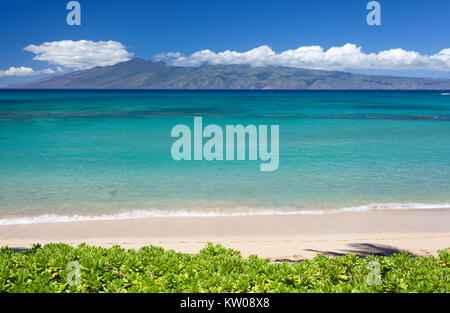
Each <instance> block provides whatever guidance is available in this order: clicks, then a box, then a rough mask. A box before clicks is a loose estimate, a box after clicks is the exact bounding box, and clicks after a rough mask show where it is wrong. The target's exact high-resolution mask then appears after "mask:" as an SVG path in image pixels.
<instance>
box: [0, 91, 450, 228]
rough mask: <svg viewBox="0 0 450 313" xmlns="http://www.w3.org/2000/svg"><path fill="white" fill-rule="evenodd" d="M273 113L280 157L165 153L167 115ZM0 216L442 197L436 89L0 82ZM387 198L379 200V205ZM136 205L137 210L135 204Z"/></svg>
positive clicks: (446, 109) (445, 180) (211, 120)
mask: <svg viewBox="0 0 450 313" xmlns="http://www.w3.org/2000/svg"><path fill="white" fill-rule="evenodd" d="M193 116H203V124H204V126H206V125H207V124H218V125H221V126H225V125H227V124H233V125H235V124H242V125H248V124H255V125H261V124H265V125H273V124H276V125H279V127H280V164H279V168H278V170H276V171H274V172H261V171H260V170H259V166H260V163H261V161H248V160H247V161H174V160H173V159H172V157H171V154H170V149H171V145H172V143H173V142H174V141H175V139H174V138H171V136H170V133H171V129H172V127H174V126H175V125H177V124H180V123H182V124H186V125H190V126H191V127H192V125H193ZM0 166H1V170H0V219H1V221H3V223H6V222H7V221H8V219H13V218H19V217H32V216H40V215H45V214H55V215H58V216H73V215H86V216H100V215H104V214H109V215H114V214H119V213H123V215H121V216H127V214H128V212H131V211H135V210H139V211H137V212H140V213H142V212H144V213H145V214H151V212H171V213H170V214H173V210H178V211H176V212H181V211H180V210H182V211H183V212H185V213H186V212H187V213H188V214H189V212H191V213H192V212H197V213H198V214H215V213H217V214H218V213H225V214H228V213H229V212H233V213H245V212H256V213H257V212H266V211H273V210H277V211H280V212H284V211H286V210H294V211H298V210H307V211H311V210H312V211H317V212H319V211H321V210H329V209H340V208H351V207H360V206H364V208H368V207H370V206H371V205H373V204H377V203H378V204H389V205H390V206H393V207H398V206H402V205H406V206H411V205H416V206H420V205H421V204H426V205H427V206H431V207H432V206H440V205H442V206H445V205H446V204H448V203H450V97H449V96H444V95H441V92H431V91H430V92H362V91H358V92H350V91H346V92H323V91H322V92H319V91H309V92H306V91H304V92H276V91H270V92H269V91H260V92H250V91H242V92H236V91H227V92H218V91H209V92H199V91H196V92H185V91H172V92H170V91H148V92H133V91H120V92H119V91H114V92H111V91H102V92H101V91H90V92H88V91H78V92H67V91H60V92H49V91H37V92H31V91H26V92H23V91H0ZM384 206H386V205H384ZM135 213H136V211H135Z"/></svg>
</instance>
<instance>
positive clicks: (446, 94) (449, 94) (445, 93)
mask: <svg viewBox="0 0 450 313" xmlns="http://www.w3.org/2000/svg"><path fill="white" fill-rule="evenodd" d="M441 96H450V92H443V93H441Z"/></svg>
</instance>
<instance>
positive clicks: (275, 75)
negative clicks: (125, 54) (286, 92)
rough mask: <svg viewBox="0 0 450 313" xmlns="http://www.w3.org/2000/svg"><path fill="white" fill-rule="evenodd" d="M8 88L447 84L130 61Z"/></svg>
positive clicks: (444, 83) (445, 82)
mask: <svg viewBox="0 0 450 313" xmlns="http://www.w3.org/2000/svg"><path fill="white" fill-rule="evenodd" d="M10 87H11V88H29V89H369V90H370V89H410V90H414V89H424V90H426V89H436V90H444V89H450V80H449V79H437V78H407V77H394V76H375V75H360V74H352V73H346V72H337V71H321V70H307V69H299V68H291V67H251V66H249V65H203V66H200V67H178V66H170V65H167V64H165V63H163V62H152V61H145V60H143V59H133V60H130V61H127V62H122V63H118V64H116V65H112V66H105V67H95V68H92V69H89V70H84V71H78V72H74V73H70V74H66V75H61V76H54V77H50V78H46V79H41V80H38V81H33V82H30V83H26V84H22V85H14V86H10Z"/></svg>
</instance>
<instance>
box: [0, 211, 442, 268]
mask: <svg viewBox="0 0 450 313" xmlns="http://www.w3.org/2000/svg"><path fill="white" fill-rule="evenodd" d="M49 242H64V243H68V244H71V245H78V244H80V243H82V242H85V243H87V244H89V245H98V246H104V247H110V246H113V245H120V246H122V247H124V248H139V247H141V246H144V245H156V246H161V247H164V248H167V249H173V250H176V251H180V252H186V253H196V252H198V251H199V250H200V249H201V248H203V247H204V246H205V244H206V243H207V242H213V243H220V244H222V245H224V246H226V247H228V248H233V249H237V250H240V251H241V253H242V255H243V256H244V257H247V256H249V255H251V254H257V255H258V256H260V257H269V258H271V259H272V260H274V261H275V260H285V259H286V260H291V261H297V260H302V259H306V258H311V257H314V255H316V254H317V253H323V254H325V255H329V256H338V255H342V254H347V253H356V254H358V255H361V256H365V255H369V254H382V255H390V254H392V253H397V252H401V251H408V252H409V253H411V254H414V255H417V256H424V255H436V254H437V250H440V249H445V248H449V247H450V209H436V210H434V209H424V210H418V209H415V210H405V209H402V210H375V211H371V212H345V213H332V214H320V215H307V214H305V215H252V216H217V217H151V218H141V219H123V220H103V221H82V222H58V223H37V224H22V225H5V226H0V246H9V247H12V248H15V249H26V248H29V247H31V246H32V244H34V243H40V244H45V243H49Z"/></svg>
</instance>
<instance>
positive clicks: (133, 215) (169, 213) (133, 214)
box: [0, 203, 450, 225]
mask: <svg viewBox="0 0 450 313" xmlns="http://www.w3.org/2000/svg"><path fill="white" fill-rule="evenodd" d="M427 209H428V210H430V209H450V203H438V204H428V203H372V204H368V205H362V206H355V207H345V208H339V209H321V210H301V209H254V208H237V209H203V210H187V209H183V210H133V211H129V212H123V213H117V214H105V215H98V216H89V215H72V216H69V215H58V214H44V215H39V216H24V217H16V218H3V219H0V225H19V224H39V223H63V222H83V221H111V220H124V219H140V218H147V217H215V216H216V217H220V216H250V215H319V214H338V213H345V212H369V211H374V210H427Z"/></svg>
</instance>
